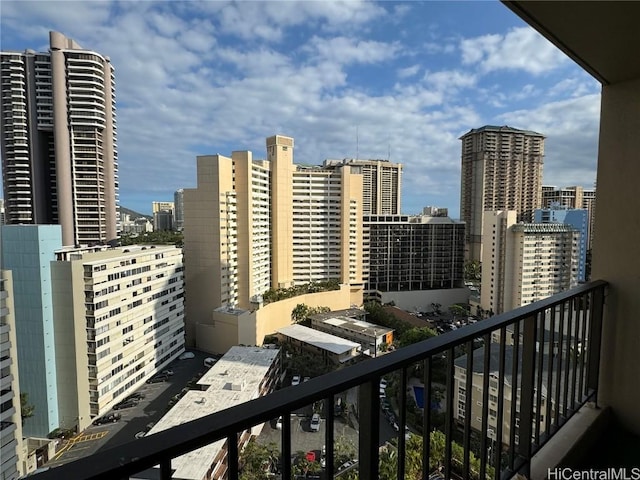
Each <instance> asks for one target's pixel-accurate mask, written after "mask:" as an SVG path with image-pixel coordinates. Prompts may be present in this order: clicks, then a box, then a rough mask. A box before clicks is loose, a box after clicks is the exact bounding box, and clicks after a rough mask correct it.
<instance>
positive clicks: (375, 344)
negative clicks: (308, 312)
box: [310, 313, 393, 357]
mask: <svg viewBox="0 0 640 480" xmlns="http://www.w3.org/2000/svg"><path fill="white" fill-rule="evenodd" d="M310 318H311V326H312V327H313V328H314V329H315V330H320V331H321V332H326V333H329V334H331V335H336V336H338V337H342V338H346V339H347V340H351V341H353V342H356V343H359V344H360V346H361V347H362V352H363V353H364V354H365V355H371V356H374V357H375V356H376V355H377V352H379V351H380V350H381V349H382V346H383V345H391V343H393V329H392V328H387V327H383V326H380V325H376V324H374V323H369V322H365V321H364V320H359V319H357V318H351V317H346V316H343V315H336V316H332V315H331V314H330V313H321V314H318V315H312V316H311V317H310Z"/></svg>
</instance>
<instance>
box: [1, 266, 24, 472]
mask: <svg viewBox="0 0 640 480" xmlns="http://www.w3.org/2000/svg"><path fill="white" fill-rule="evenodd" d="M18 380H19V373H18V352H17V348H16V324H15V317H14V307H13V279H12V276H11V272H10V271H8V270H0V391H1V392H2V393H1V395H0V404H1V405H2V409H1V411H0V478H2V479H3V480H5V479H6V480H16V479H17V478H19V477H20V476H22V475H24V474H25V473H26V472H24V470H23V466H22V461H23V459H22V458H21V457H22V418H21V408H20V407H21V405H20V388H19V385H18Z"/></svg>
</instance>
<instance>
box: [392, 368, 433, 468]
mask: <svg viewBox="0 0 640 480" xmlns="http://www.w3.org/2000/svg"><path fill="white" fill-rule="evenodd" d="M423 382H424V394H423V395H424V397H423V398H424V409H423V411H422V479H423V480H428V478H429V473H430V471H429V462H430V460H431V395H432V392H431V357H427V358H426V359H425V360H424V380H423ZM398 480H402V479H398Z"/></svg>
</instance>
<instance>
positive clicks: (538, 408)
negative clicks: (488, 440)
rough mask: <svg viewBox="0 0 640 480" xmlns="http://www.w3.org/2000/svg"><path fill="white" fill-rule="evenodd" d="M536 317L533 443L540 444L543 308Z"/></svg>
mask: <svg viewBox="0 0 640 480" xmlns="http://www.w3.org/2000/svg"><path fill="white" fill-rule="evenodd" d="M535 319H536V334H537V337H538V342H537V345H536V361H537V368H536V415H535V421H536V424H535V429H534V439H535V444H536V445H540V426H541V425H540V418H541V416H542V378H543V375H542V374H543V372H544V344H545V341H544V331H545V317H544V310H542V311H541V312H538V314H536V316H535Z"/></svg>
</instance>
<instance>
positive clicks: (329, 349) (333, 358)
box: [277, 324, 362, 365]
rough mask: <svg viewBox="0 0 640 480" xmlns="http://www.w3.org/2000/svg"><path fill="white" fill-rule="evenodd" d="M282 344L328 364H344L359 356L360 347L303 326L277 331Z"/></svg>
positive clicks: (354, 343)
mask: <svg viewBox="0 0 640 480" xmlns="http://www.w3.org/2000/svg"><path fill="white" fill-rule="evenodd" d="M277 334H278V337H279V338H280V341H281V342H282V343H287V344H289V345H291V346H292V347H293V348H295V349H297V350H298V351H303V350H305V351H308V352H311V353H313V354H315V355H317V356H318V357H319V358H322V359H323V360H324V361H325V363H328V364H338V365H339V364H345V363H348V362H350V361H352V360H354V359H355V358H357V357H359V356H360V353H361V349H362V347H361V345H360V343H357V342H352V341H351V340H347V339H345V338H342V337H338V336H336V335H331V334H329V333H325V332H322V331H319V330H314V329H313V328H309V327H305V326H303V325H298V324H295V325H288V326H286V327H282V328H279V329H278V330H277Z"/></svg>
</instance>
